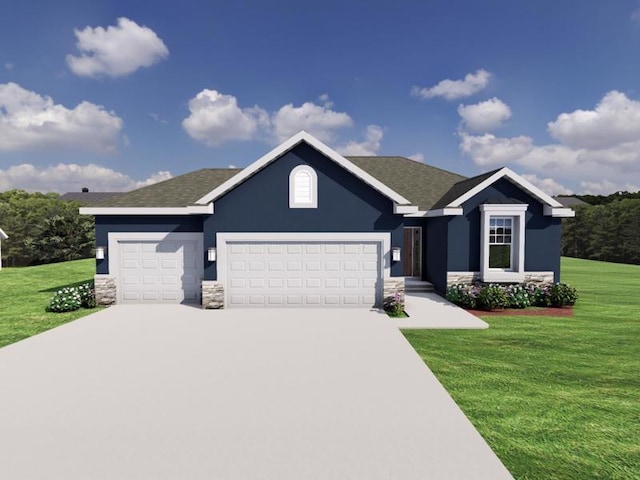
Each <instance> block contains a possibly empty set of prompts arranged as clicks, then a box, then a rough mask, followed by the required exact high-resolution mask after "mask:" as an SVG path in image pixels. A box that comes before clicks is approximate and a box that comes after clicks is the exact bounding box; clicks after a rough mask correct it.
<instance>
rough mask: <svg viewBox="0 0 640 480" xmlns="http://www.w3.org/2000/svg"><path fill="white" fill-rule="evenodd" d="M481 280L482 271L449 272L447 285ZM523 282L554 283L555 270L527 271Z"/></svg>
mask: <svg viewBox="0 0 640 480" xmlns="http://www.w3.org/2000/svg"><path fill="white" fill-rule="evenodd" d="M481 281H482V278H481V275H480V272H447V285H455V284H457V283H474V282H481ZM494 283H500V282H494ZM504 283H508V282H504ZM522 283H537V284H545V283H553V272H525V273H524V280H523V282H522Z"/></svg>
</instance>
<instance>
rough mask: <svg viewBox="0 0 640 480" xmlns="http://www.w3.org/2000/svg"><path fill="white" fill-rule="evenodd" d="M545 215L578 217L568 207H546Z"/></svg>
mask: <svg viewBox="0 0 640 480" xmlns="http://www.w3.org/2000/svg"><path fill="white" fill-rule="evenodd" d="M544 215H545V216H547V217H560V218H573V217H575V216H576V212H575V211H573V210H571V209H570V208H567V207H563V208H557V207H550V206H548V205H545V206H544Z"/></svg>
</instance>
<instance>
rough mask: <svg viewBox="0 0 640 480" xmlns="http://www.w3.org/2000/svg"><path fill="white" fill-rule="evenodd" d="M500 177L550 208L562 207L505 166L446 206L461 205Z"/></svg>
mask: <svg viewBox="0 0 640 480" xmlns="http://www.w3.org/2000/svg"><path fill="white" fill-rule="evenodd" d="M501 178H506V179H507V180H509V181H510V182H511V183H513V184H514V185H516V186H518V187H521V188H523V189H524V190H526V191H527V192H529V193H530V194H531V195H532V196H534V197H535V198H537V199H538V200H539V201H540V202H542V203H544V204H546V205H547V206H549V207H552V208H564V207H562V204H561V203H560V202H558V201H557V200H555V199H554V198H553V197H551V196H550V195H547V194H546V193H544V192H543V191H542V190H540V189H539V188H538V187H536V186H535V185H534V184H533V183H531V182H529V181H528V180H526V179H524V178H523V177H521V176H520V175H518V174H517V173H515V172H514V171H513V170H511V169H509V168H507V167H504V168H501V169H500V170H498V171H497V172H496V173H494V174H493V175H491V176H490V177H489V178H487V179H485V180H484V181H483V182H481V183H479V184H478V185H476V186H475V187H473V188H472V189H471V190H469V191H467V192H466V193H464V194H462V195H461V196H459V197H458V198H456V199H455V200H453V201H452V202H450V203H449V204H448V205H447V207H454V208H455V207H460V206H462V204H463V203H464V202H466V201H467V200H469V199H470V198H471V197H473V196H475V195H477V194H478V193H480V192H481V191H482V190H484V189H485V188H487V187H488V186H490V185H492V184H493V183H495V182H496V181H498V180H500V179H501ZM447 207H445V208H447ZM569 210H570V209H569ZM545 215H547V216H548V215H550V214H547V213H546V211H545Z"/></svg>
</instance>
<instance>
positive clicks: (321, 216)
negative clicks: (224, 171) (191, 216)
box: [203, 144, 404, 280]
mask: <svg viewBox="0 0 640 480" xmlns="http://www.w3.org/2000/svg"><path fill="white" fill-rule="evenodd" d="M298 165H308V166H310V167H311V168H313V169H314V170H315V172H316V174H317V176H318V208H312V209H306V208H289V174H290V172H291V170H292V169H293V168H294V167H296V166H298ZM214 208H215V213H214V214H213V215H211V216H209V217H207V218H205V220H204V221H203V231H204V248H205V250H206V249H207V248H208V247H212V246H215V242H216V234H217V233H218V232H391V246H392V247H394V246H398V247H402V228H403V225H404V222H403V220H404V219H403V217H402V215H394V214H393V202H392V201H391V200H389V199H388V198H387V197H385V196H383V195H382V194H380V192H378V191H377V190H375V189H374V188H373V187H371V186H369V185H367V184H365V183H364V182H363V181H362V180H360V179H359V178H357V177H355V176H354V175H353V174H351V173H350V172H348V171H346V170H345V169H343V168H342V167H341V166H339V165H337V164H336V163H335V162H333V161H332V160H330V159H328V158H326V157H325V156H324V155H323V154H321V153H320V152H318V151H317V150H315V149H314V148H313V147H310V146H309V145H306V144H301V145H298V146H297V147H295V148H294V149H292V150H290V151H289V152H287V153H285V154H284V155H283V156H281V157H280V158H278V159H276V160H275V161H273V162H272V163H270V164H269V165H267V166H266V167H265V168H263V169H262V170H261V171H259V172H258V173H256V174H255V175H253V176H252V177H250V178H248V179H247V180H246V181H245V182H243V183H241V184H240V185H238V186H237V187H235V188H234V189H232V190H231V191H229V192H227V193H226V194H225V195H223V196H222V197H220V198H219V199H217V200H215V202H214ZM391 275H392V276H401V275H402V262H396V263H393V264H392V265H391ZM204 278H205V279H206V280H215V279H216V278H217V272H216V264H215V263H210V262H205V274H204Z"/></svg>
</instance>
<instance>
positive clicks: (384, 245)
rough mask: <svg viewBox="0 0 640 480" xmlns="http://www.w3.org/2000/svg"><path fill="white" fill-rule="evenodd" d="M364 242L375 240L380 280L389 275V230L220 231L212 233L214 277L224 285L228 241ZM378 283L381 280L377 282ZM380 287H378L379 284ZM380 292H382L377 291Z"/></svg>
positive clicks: (226, 281)
mask: <svg viewBox="0 0 640 480" xmlns="http://www.w3.org/2000/svg"><path fill="white" fill-rule="evenodd" d="M278 241H281V242H301V243H304V242H336V243H341V242H368V243H371V242H373V243H378V244H379V245H380V248H379V258H378V261H379V264H380V272H381V275H382V278H380V280H383V279H384V278H388V277H390V276H391V257H390V246H391V233H389V232H361V233H358V232H352V233H349V232H340V233H336V232H330V233H328V232H276V233H258V232H221V233H217V234H216V246H217V253H218V258H217V262H216V263H217V265H216V269H217V277H218V282H220V283H222V285H227V284H228V281H229V279H228V278H227V277H228V275H227V267H228V252H227V249H228V244H229V243H232V242H278ZM381 284H382V282H381ZM380 288H381V286H380ZM224 290H225V305H227V304H228V303H227V301H228V298H227V295H228V288H226V287H225V289H224ZM378 293H379V294H380V295H381V294H382V292H378Z"/></svg>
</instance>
